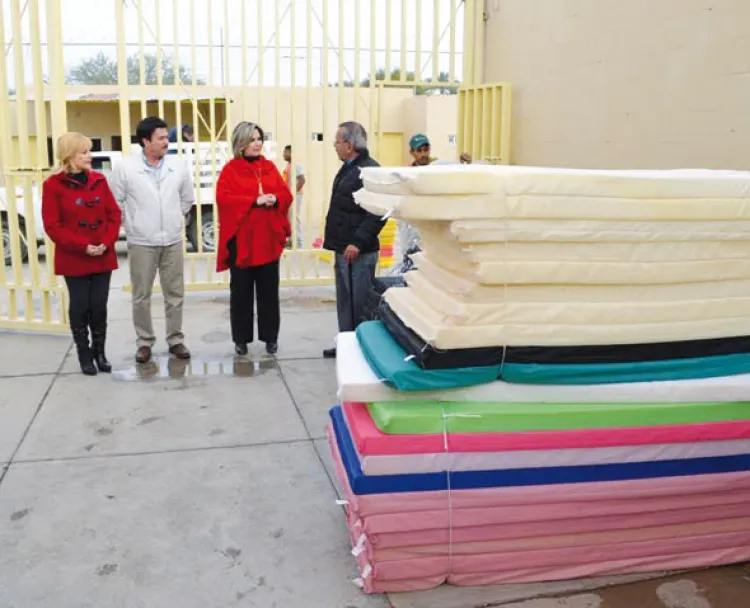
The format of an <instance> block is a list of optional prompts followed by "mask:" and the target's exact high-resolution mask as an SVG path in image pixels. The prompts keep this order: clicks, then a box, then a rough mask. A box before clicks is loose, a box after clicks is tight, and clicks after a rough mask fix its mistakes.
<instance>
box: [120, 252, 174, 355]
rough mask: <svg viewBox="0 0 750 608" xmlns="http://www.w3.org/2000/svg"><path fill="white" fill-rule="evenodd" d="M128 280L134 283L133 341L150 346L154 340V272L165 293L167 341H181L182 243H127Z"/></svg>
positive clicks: (139, 345) (172, 344)
mask: <svg viewBox="0 0 750 608" xmlns="http://www.w3.org/2000/svg"><path fill="white" fill-rule="evenodd" d="M128 258H129V262H130V282H131V283H132V285H133V325H134V327H135V334H136V337H137V339H136V344H137V346H138V347H139V348H140V347H141V346H149V347H152V346H153V345H154V342H156V336H154V323H153V321H152V320H151V293H152V292H153V289H154V280H155V279H156V272H157V270H158V271H159V283H160V284H161V290H162V293H163V294H164V314H165V316H166V321H167V344H169V346H175V345H177V344H182V343H183V341H184V340H185V336H184V335H183V333H182V305H183V302H184V300H185V268H184V265H183V259H182V258H183V256H182V243H175V244H174V245H168V246H166V247H151V246H147V245H130V244H129V245H128Z"/></svg>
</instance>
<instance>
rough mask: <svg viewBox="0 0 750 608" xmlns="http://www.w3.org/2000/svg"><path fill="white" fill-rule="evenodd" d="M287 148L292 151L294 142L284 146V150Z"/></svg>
mask: <svg viewBox="0 0 750 608" xmlns="http://www.w3.org/2000/svg"><path fill="white" fill-rule="evenodd" d="M287 150H289V151H290V152H291V151H292V144H287V145H286V146H284V152H286V151H287Z"/></svg>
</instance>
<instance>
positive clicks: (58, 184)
mask: <svg viewBox="0 0 750 608" xmlns="http://www.w3.org/2000/svg"><path fill="white" fill-rule="evenodd" d="M42 220H43V222H44V230H45V231H46V232H47V234H48V235H49V238H50V240H51V241H52V242H53V243H54V244H55V274H58V275H62V276H66V277H82V276H86V275H88V274H95V273H99V272H107V271H110V270H115V269H116V268H117V253H116V252H115V243H116V242H117V237H118V236H119V232H120V223H121V221H122V212H121V211H120V207H119V206H118V204H117V202H116V201H115V197H114V196H113V195H112V191H111V190H110V189H109V184H107V179H106V178H105V177H104V176H103V175H102V174H101V173H97V172H96V171H89V173H88V181H87V183H86V184H82V183H80V182H78V181H76V180H74V179H72V178H71V177H69V176H68V175H67V174H65V173H55V174H53V175H51V176H50V177H48V178H47V180H46V181H45V182H44V186H43V188H42ZM101 244H104V245H106V246H107V250H106V251H105V252H104V253H103V254H102V255H100V256H90V255H87V254H86V247H87V246H89V245H95V246H96V245H101Z"/></svg>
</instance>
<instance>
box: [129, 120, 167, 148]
mask: <svg viewBox="0 0 750 608" xmlns="http://www.w3.org/2000/svg"><path fill="white" fill-rule="evenodd" d="M167 128H168V127H167V123H166V122H164V121H163V120H162V119H161V118H159V117H158V116H147V117H146V118H144V119H143V120H142V121H141V122H139V123H138V126H137V127H136V128H135V138H136V139H137V140H138V143H139V144H140V146H141V148H143V147H144V146H143V140H144V139H147V140H149V141H151V138H152V137H153V136H154V131H156V129H167Z"/></svg>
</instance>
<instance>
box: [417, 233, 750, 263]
mask: <svg viewBox="0 0 750 608" xmlns="http://www.w3.org/2000/svg"><path fill="white" fill-rule="evenodd" d="M421 243H422V248H423V249H424V250H425V251H427V252H428V253H430V252H432V251H439V252H440V253H441V254H447V255H450V256H451V258H453V259H456V260H460V261H462V262H466V263H482V262H498V263H499V262H549V261H553V260H554V261H558V262H581V261H583V262H621V263H640V262H683V261H684V262H688V261H699V260H703V261H710V260H726V261H728V262H730V261H734V260H750V241H727V242H723V241H693V242H686V241H682V242H660V243H601V242H600V243H556V242H522V241H508V242H501V243H456V242H455V241H451V240H447V239H445V238H443V237H441V236H437V235H435V234H432V233H428V232H421Z"/></svg>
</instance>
